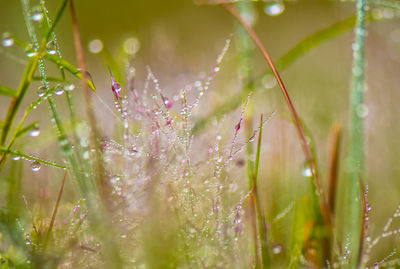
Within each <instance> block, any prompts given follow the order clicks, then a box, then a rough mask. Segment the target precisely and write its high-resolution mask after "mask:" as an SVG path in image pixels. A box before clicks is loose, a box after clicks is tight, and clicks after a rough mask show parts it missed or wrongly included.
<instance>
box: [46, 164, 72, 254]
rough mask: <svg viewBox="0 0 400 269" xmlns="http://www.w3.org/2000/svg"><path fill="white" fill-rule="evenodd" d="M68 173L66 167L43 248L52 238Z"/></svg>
mask: <svg viewBox="0 0 400 269" xmlns="http://www.w3.org/2000/svg"><path fill="white" fill-rule="evenodd" d="M67 174H68V170H67V169H65V172H64V176H63V179H62V181H61V186H60V190H59V192H58V196H57V200H56V204H55V206H54V209H53V214H52V215H51V220H50V225H49V229H48V230H47V234H46V238H45V241H44V244H43V248H44V249H46V247H47V244H48V242H49V239H50V235H51V232H52V230H53V226H54V222H55V220H56V215H57V211H58V206H59V205H60V201H61V196H62V194H63V192H64V184H65V180H66V179H67Z"/></svg>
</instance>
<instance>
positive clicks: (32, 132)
mask: <svg viewBox="0 0 400 269" xmlns="http://www.w3.org/2000/svg"><path fill="white" fill-rule="evenodd" d="M29 135H30V136H32V137H37V136H39V135H40V129H39V126H35V127H33V128H32V129H31V130H30V131H29Z"/></svg>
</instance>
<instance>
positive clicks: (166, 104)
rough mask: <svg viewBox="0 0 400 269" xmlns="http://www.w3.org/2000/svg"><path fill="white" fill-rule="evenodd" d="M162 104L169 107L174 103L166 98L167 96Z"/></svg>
mask: <svg viewBox="0 0 400 269" xmlns="http://www.w3.org/2000/svg"><path fill="white" fill-rule="evenodd" d="M164 105H165V107H166V108H171V107H172V106H173V105H174V103H173V102H172V101H170V100H168V99H167V98H165V99H164Z"/></svg>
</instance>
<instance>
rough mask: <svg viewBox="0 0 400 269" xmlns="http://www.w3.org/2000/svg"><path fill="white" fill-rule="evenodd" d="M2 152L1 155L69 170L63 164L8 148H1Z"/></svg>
mask: <svg viewBox="0 0 400 269" xmlns="http://www.w3.org/2000/svg"><path fill="white" fill-rule="evenodd" d="M0 152H1V153H7V154H11V155H14V156H18V157H20V158H23V159H26V160H30V161H36V162H39V163H42V164H45V165H48V166H52V167H57V168H62V169H66V168H67V167H66V166H65V165H61V164H58V163H56V162H52V161H46V160H43V159H40V158H37V157H34V156H31V155H28V154H24V153H21V152H19V151H15V150H11V149H7V148H5V147H2V146H0Z"/></svg>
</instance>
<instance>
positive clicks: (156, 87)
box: [0, 0, 400, 268]
mask: <svg viewBox="0 0 400 269" xmlns="http://www.w3.org/2000/svg"><path fill="white" fill-rule="evenodd" d="M198 2H200V3H201V4H217V5H219V4H221V5H222V6H216V7H215V8H216V9H217V8H221V9H222V8H225V10H226V11H228V14H230V15H231V19H232V21H235V26H234V29H235V33H234V34H233V37H232V40H230V39H228V40H227V41H226V43H225V46H223V44H221V48H222V50H221V52H220V54H215V55H214V56H213V57H214V58H216V61H215V63H213V64H212V63H210V68H209V70H208V71H207V74H206V75H205V76H202V77H201V78H199V79H198V80H196V81H194V82H193V83H188V84H186V85H183V86H182V87H181V88H180V89H179V90H175V91H173V92H171V91H167V90H165V89H164V87H165V85H163V83H162V81H160V80H159V79H158V76H157V72H154V73H153V71H152V70H151V68H148V70H147V77H145V78H141V77H136V76H135V75H134V66H133V64H132V61H128V62H129V64H128V65H127V67H126V68H127V72H128V74H129V75H128V76H127V77H126V78H123V76H122V75H121V74H122V72H121V71H120V70H119V67H118V66H119V63H118V61H117V60H116V59H115V58H114V57H113V55H112V53H110V52H108V51H107V52H105V53H104V55H103V56H104V59H105V60H106V65H107V67H108V70H107V72H108V73H109V75H110V80H109V85H107V87H108V88H109V94H108V98H109V99H113V104H114V106H113V107H112V108H110V110H111V113H112V114H113V116H114V120H115V122H113V124H111V125H112V126H114V129H115V132H114V136H113V137H106V136H104V135H103V134H102V133H103V130H102V128H101V125H100V124H98V123H99V122H98V117H99V116H98V114H97V113H95V111H96V110H95V109H94V105H93V100H92V98H93V96H95V95H98V93H97V92H96V91H95V90H96V88H95V87H94V83H93V81H92V80H91V76H90V73H89V72H88V69H87V64H86V61H85V54H84V49H83V47H84V46H83V41H82V39H81V35H80V30H79V26H80V25H79V18H78V17H77V12H76V10H75V6H74V3H73V1H72V0H62V1H60V5H59V7H58V9H57V10H56V12H55V16H54V17H52V18H53V19H51V16H50V14H49V11H48V10H47V7H46V2H45V1H44V0H41V1H40V5H39V6H37V7H32V6H31V5H30V2H29V1H27V0H21V6H22V10H23V11H22V13H23V14H24V19H25V25H26V28H27V31H28V37H29V42H25V41H22V40H23V39H21V38H18V37H17V36H14V35H12V34H8V35H6V36H5V38H8V40H6V41H7V42H6V43H4V41H3V44H6V45H5V47H9V46H12V45H13V44H14V45H15V46H18V47H21V49H22V50H23V53H26V52H28V54H29V55H30V57H29V59H28V60H27V61H26V66H25V71H24V73H23V74H22V76H21V79H20V82H19V86H18V88H17V89H13V88H12V87H8V86H0V95H1V96H2V98H4V99H5V100H10V101H9V107H8V110H7V114H6V115H5V117H4V121H3V122H1V128H2V131H1V139H0V142H1V146H0V153H1V160H0V171H1V178H0V180H1V182H0V185H1V187H4V188H1V190H0V203H1V208H0V238H1V242H0V267H1V268H299V267H304V268H343V267H347V268H368V267H373V266H375V267H376V266H385V265H388V266H395V265H396V264H397V265H398V263H399V259H398V258H396V257H394V255H395V251H394V250H393V251H391V252H390V253H389V255H387V256H386V257H384V258H383V259H381V260H378V261H374V260H372V259H371V257H373V250H374V247H375V246H376V245H377V244H378V243H380V242H381V241H383V240H384V239H386V238H389V237H393V236H395V235H396V234H398V232H399V230H398V228H396V227H394V226H395V223H394V222H395V221H396V220H397V218H398V217H399V216H400V213H399V209H397V210H396V211H395V212H394V214H393V216H392V217H390V218H389V219H388V221H387V223H386V225H385V226H384V228H383V229H382V233H381V234H380V235H378V236H377V237H375V238H372V237H371V235H370V226H371V225H370V222H369V212H370V205H369V204H368V187H367V186H366V178H367V173H366V172H365V170H366V165H365V130H364V117H365V104H364V91H365V87H366V86H365V85H366V81H365V73H366V72H365V65H366V59H365V43H366V40H365V35H366V27H365V23H366V21H367V20H370V21H373V20H374V19H373V17H372V18H371V17H370V16H369V12H368V11H367V9H366V5H367V1H365V0H358V1H357V3H356V11H357V12H356V13H357V14H356V16H350V17H348V18H347V19H344V20H342V21H339V22H337V23H334V24H332V25H330V26H328V27H325V28H323V29H321V30H319V31H317V32H315V33H313V34H311V35H310V36H308V37H305V38H304V39H302V40H301V41H300V42H299V43H297V44H296V45H295V46H293V47H292V49H290V50H288V52H287V53H285V54H283V56H282V57H281V58H279V59H278V60H277V61H276V63H275V61H273V60H272V59H271V56H270V54H269V53H268V47H269V45H270V43H265V44H264V43H263V42H262V41H261V39H260V37H259V36H258V29H257V31H256V30H255V29H254V28H253V26H255V21H252V20H251V19H252V18H253V19H254V17H253V16H255V12H256V10H257V3H255V2H247V1H242V2H239V3H235V4H233V3H231V2H230V1H205V2H204V1H198ZM368 3H370V4H371V5H376V6H378V7H385V8H391V9H397V8H398V6H397V4H396V3H395V2H391V1H369V2H368ZM265 4H266V5H275V6H268V7H269V8H275V10H277V8H279V10H278V11H279V12H281V11H282V10H283V9H282V8H283V7H284V6H283V5H284V4H285V3H284V2H283V1H271V2H268V3H265ZM199 8H200V7H199ZM67 9H69V14H70V15H71V20H70V22H71V32H72V34H73V39H74V40H73V43H74V49H75V54H76V62H77V63H78V67H76V66H74V65H73V64H72V63H71V62H70V61H68V60H67V59H64V58H63V56H62V48H61V47H60V44H59V43H58V39H57V36H56V31H57V29H58V28H57V25H58V23H59V21H60V20H61V19H62V18H64V17H65V13H66V10H67ZM278 11H276V12H278ZM63 15H64V16H63ZM275 15H276V14H275ZM352 28H354V29H355V37H354V39H355V41H354V43H353V44H352V48H351V49H352V50H353V70H352V74H351V76H352V84H351V89H350V91H351V98H350V105H349V106H350V119H349V134H348V137H349V141H348V144H344V145H346V146H347V148H345V150H344V151H346V152H348V155H349V158H348V159H349V163H348V164H346V165H339V164H341V163H342V162H341V160H340V156H341V154H340V153H341V151H343V150H342V149H343V148H344V147H343V145H342V144H341V141H342V139H341V138H342V136H346V133H345V132H346V129H345V128H344V129H343V130H342V129H341V127H340V124H338V125H336V126H334V127H333V128H332V131H331V136H330V138H331V139H330V142H329V158H328V164H327V167H328V168H327V169H326V177H324V176H323V169H321V167H323V165H321V162H320V161H319V160H318V159H317V155H316V152H317V145H316V143H315V141H313V139H312V134H311V133H312V130H309V129H307V128H306V127H305V126H306V124H305V123H306V122H307V121H308V120H307V119H305V118H302V117H300V115H302V114H303V113H302V107H301V106H298V105H297V100H296V98H293V96H292V94H293V90H292V88H291V87H286V83H285V81H284V79H283V78H282V76H281V71H282V70H284V69H285V68H287V67H288V66H290V64H292V63H293V62H294V61H295V60H297V59H298V58H300V57H301V56H303V55H305V54H307V53H308V52H309V51H311V50H312V49H314V48H316V47H318V46H319V45H320V44H323V43H324V42H328V41H329V40H331V39H332V38H334V37H336V36H339V35H340V34H342V33H344V32H346V31H347V30H349V29H352ZM283 34H284V33H283ZM268 42H271V43H272V42H274V40H268ZM231 43H234V44H235V46H236V49H237V51H236V53H235V54H234V53H231V52H230V50H231V49H230V46H231ZM10 44H11V45H10ZM254 45H255V47H256V48H257V49H258V50H259V52H261V56H262V59H263V60H265V63H266V65H265V66H267V68H268V70H266V71H264V72H263V73H262V74H261V75H260V76H255V75H254V67H253V61H254V56H255V55H257V57H259V56H260V55H259V54H258V52H256V51H254V49H253V46H254ZM349 49H350V48H349ZM210 54H211V52H210ZM232 55H234V56H232ZM225 57H228V58H229V57H236V58H237V59H238V63H239V64H238V66H237V69H238V70H239V71H238V73H239V75H240V78H239V82H240V92H238V93H237V94H236V95H235V96H233V97H232V98H231V99H227V100H224V101H223V102H222V105H220V106H217V107H216V108H213V109H210V110H209V111H211V112H209V114H206V116H204V113H202V110H203V108H204V107H205V106H207V105H208V104H207V103H208V101H209V100H208V99H206V98H208V95H209V94H210V91H211V90H212V89H213V82H214V79H216V78H218V74H219V71H220V70H221V69H224V67H225V66H224V64H225V63H224V58H225ZM130 60H132V59H130ZM48 64H55V65H56V67H57V74H56V75H54V74H53V73H52V75H51V76H50V75H49V74H50V72H48V70H47V65H48ZM267 75H273V77H274V78H275V79H276V82H277V84H278V85H279V89H280V91H281V93H282V95H283V100H284V101H285V104H286V108H287V111H288V114H289V115H290V119H291V120H290V124H291V125H292V127H293V128H294V130H295V131H296V133H297V139H296V138H294V137H293V138H291V139H293V141H297V142H298V144H299V148H300V149H301V152H302V157H301V160H302V162H303V163H304V167H303V171H302V174H303V175H304V176H305V177H307V178H309V179H310V181H309V182H305V183H303V182H301V183H299V184H296V186H294V184H293V185H291V184H289V185H288V186H285V187H286V188H287V189H288V190H290V191H288V193H286V192H285V193H283V192H281V191H282V190H281V189H279V188H276V189H272V190H268V188H267V187H266V186H276V185H273V184H271V181H272V180H273V179H272V176H266V175H267V174H268V173H267V174H264V173H265V171H264V169H265V167H268V166H267V165H266V164H267V161H266V160H267V158H266V157H267V155H266V154H265V153H266V152H267V151H264V149H263V146H264V145H265V140H266V139H265V137H266V134H268V133H271V132H274V131H275V130H273V129H272V128H271V126H273V125H272V124H273V122H274V121H277V120H278V119H277V120H275V118H278V117H280V116H279V115H278V114H279V113H276V112H275V110H274V109H273V108H269V107H263V108H262V110H263V113H262V114H261V115H257V114H256V112H255V111H256V110H255V109H254V103H255V102H254V101H253V100H254V99H255V98H257V96H255V94H256V91H259V90H260V89H261V88H262V86H260V84H261V83H260V81H261V80H262V79H263V78H265V76H267ZM77 79H79V83H80V86H79V87H77V86H75V84H72V83H73V82H74V80H77ZM137 80H142V81H143V83H136V81H137ZM36 83H40V86H39V88H38V91H37V96H38V97H37V98H35V100H33V101H27V100H25V99H26V97H25V96H27V92H28V91H35V90H36V89H34V85H36ZM121 85H123V86H121ZM292 87H293V86H292ZM75 88H76V89H75ZM78 91H80V92H78ZM61 95H64V96H65V98H62V96H61ZM35 96H36V95H35ZM78 96H83V99H84V106H85V107H84V110H85V112H86V113H85V115H84V116H81V110H80V109H79V108H77V107H76V106H74V102H75V99H76V98H78ZM58 102H60V103H61V102H64V103H65V105H66V106H65V107H66V108H67V110H68V113H61V112H62V111H61V110H60V108H59V107H61V106H59V105H58ZM24 103H28V105H26V106H25V107H23V104H24ZM46 103H47V106H48V113H49V116H50V121H51V125H52V126H51V127H52V132H53V134H52V135H51V137H48V143H50V142H53V141H54V142H55V141H56V142H57V144H58V149H57V150H58V151H59V154H57V155H59V156H58V157H57V158H58V161H54V160H47V159H45V158H42V157H40V156H36V155H32V154H29V153H25V152H24V147H23V145H24V142H25V140H27V138H26V137H27V135H28V134H30V135H31V136H34V137H36V136H38V135H39V129H38V125H39V124H41V121H43V120H35V121H33V122H31V123H26V121H27V119H28V117H29V116H30V115H31V113H32V111H33V110H35V109H36V108H37V107H39V106H43V105H44V104H46ZM299 107H300V109H299ZM236 108H240V109H239V110H236ZM18 119H19V121H18ZM111 125H110V126H111ZM210 126H211V128H210ZM41 135H43V131H42V134H41ZM57 153H58V152H57ZM38 155H41V154H38ZM25 162H29V163H30V168H31V169H30V170H28V171H25V169H23V163H25ZM42 167H46V168H44V169H46V170H49V171H52V172H51V174H50V173H49V175H51V176H49V177H51V179H52V181H51V182H50V183H48V182H46V179H45V178H43V179H41V181H40V182H39V183H37V185H38V186H39V187H38V188H39V191H36V189H35V188H36V183H34V182H31V181H30V178H29V174H30V173H35V172H37V171H39V170H41V169H42ZM342 167H344V168H343V169H349V170H348V171H349V173H348V176H347V177H346V181H343V179H342V178H343V175H342V174H343V173H341V169H342ZM274 169H277V170H278V169H280V166H278V168H274ZM42 170H43V169H42ZM268 175H272V173H271V174H268ZM273 176H276V177H277V178H278V179H279V180H282V181H283V180H284V177H285V174H284V172H283V171H279V172H278V173H277V174H276V175H273ZM339 181H342V182H339ZM339 183H343V184H342V185H345V190H342V189H339V187H340V186H341V184H339ZM282 185H283V183H282ZM297 186H301V187H300V188H298V187H297ZM303 186H304V187H303ZM296 188H298V189H296ZM30 189H31V190H30ZM273 192H277V195H279V196H284V195H285V196H288V200H289V201H290V203H289V205H285V206H284V207H282V208H284V209H283V210H281V209H277V208H275V207H274V206H275V205H276V204H278V202H277V201H272V198H271V197H269V196H268V195H271V193H273ZM48 193H50V194H48ZM52 193H54V194H52ZM293 193H294V194H295V195H293ZM343 198H345V204H346V205H345V207H344V208H338V206H340V205H341V203H340V202H339V201H340V200H342V199H343ZM279 208H281V206H280V205H279ZM277 211H278V212H277ZM338 212H342V213H343V212H344V213H343V214H345V216H346V218H345V220H344V221H342V220H341V219H340V218H338ZM339 226H340V227H339ZM393 227H394V228H393ZM277 230H284V232H282V233H281V234H279V233H277V232H276V231H277ZM339 232H342V233H343V234H340V233H339ZM277 234H278V235H277Z"/></svg>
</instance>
